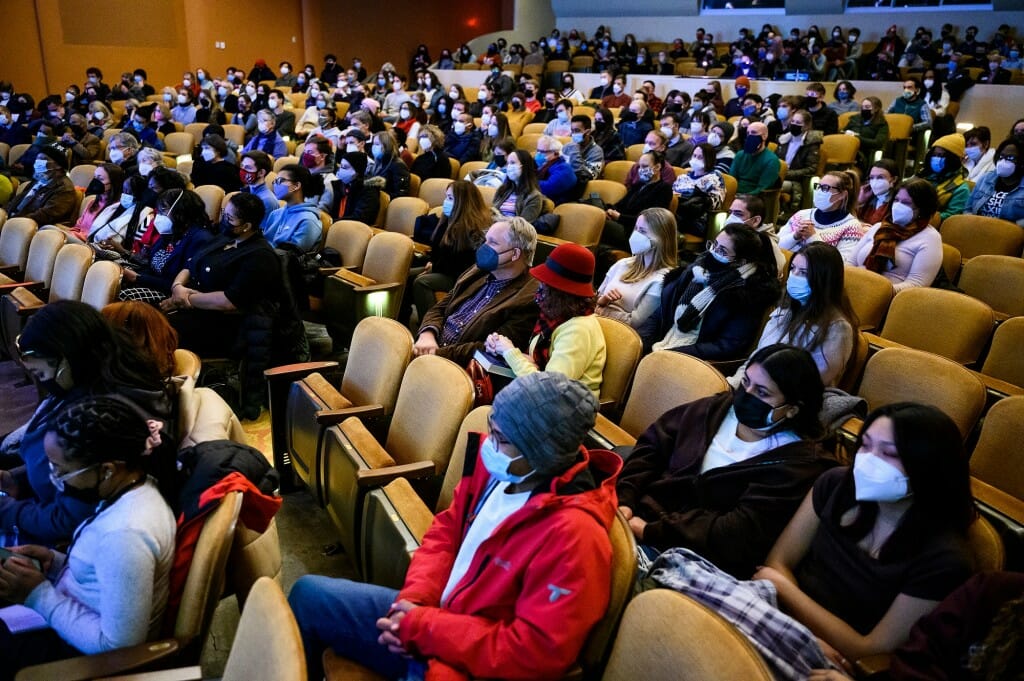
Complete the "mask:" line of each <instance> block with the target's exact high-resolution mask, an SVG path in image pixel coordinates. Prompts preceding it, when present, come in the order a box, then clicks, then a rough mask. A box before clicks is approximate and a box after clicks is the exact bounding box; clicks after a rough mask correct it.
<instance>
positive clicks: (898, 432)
mask: <svg viewBox="0 0 1024 681" xmlns="http://www.w3.org/2000/svg"><path fill="white" fill-rule="evenodd" d="M883 417H886V418H889V419H890V420H891V421H892V430H893V440H894V443H895V445H896V452H897V454H898V455H899V457H900V462H902V464H903V468H904V470H905V471H906V472H907V478H908V489H909V491H910V493H911V494H913V505H912V506H911V507H910V509H909V510H908V511H907V512H906V514H905V515H904V516H903V520H902V521H901V522H900V526H899V527H898V528H897V529H896V531H895V532H893V534H892V536H891V537H890V538H889V540H888V541H886V543H885V544H884V545H883V546H882V549H881V552H880V554H879V559H880V560H882V561H885V560H887V559H888V557H889V556H891V555H893V554H895V553H897V552H898V553H900V554H902V555H909V554H912V553H913V552H914V551H915V550H916V548H917V547H918V546H920V544H921V542H922V540H924V539H926V538H928V537H932V536H935V535H940V534H943V533H945V532H949V531H951V530H952V531H954V532H958V533H960V534H964V533H965V532H966V531H967V528H968V526H969V525H970V524H971V523H972V522H974V518H975V510H974V498H973V497H972V496H971V485H970V472H969V470H968V467H967V453H966V452H965V451H964V445H963V437H962V435H961V434H960V429H959V428H957V426H956V424H955V423H954V422H953V419H951V418H950V417H949V416H947V415H946V414H944V413H943V412H942V411H940V410H939V409H938V408H936V407H933V406H930V405H926V404H917V403H915V402H897V403H895V404H888V405H886V406H884V407H879V408H878V409H875V410H874V411H873V412H871V413H870V414H868V417H867V419H865V421H864V426H863V427H862V428H861V430H860V434H859V435H858V436H857V443H856V447H857V449H858V450H859V449H860V448H861V445H862V443H863V440H864V433H866V432H867V431H868V428H870V427H871V424H873V423H874V422H875V421H877V420H878V419H880V418H883ZM847 483H848V484H847V486H846V487H845V491H844V494H845V496H844V498H842V499H841V502H844V503H838V504H836V505H835V510H834V514H835V515H834V517H833V520H834V521H835V522H836V524H837V525H840V526H842V525H843V523H842V515H843V514H845V513H846V512H847V511H848V510H850V509H851V508H856V509H857V514H856V516H855V517H854V519H853V521H852V522H848V523H846V524H845V526H843V531H844V532H845V533H846V534H848V535H849V536H851V537H853V538H855V539H857V540H860V539H862V538H863V537H865V536H867V534H868V533H869V532H870V531H871V529H872V528H873V527H874V524H875V520H876V518H877V517H878V504H877V502H873V501H863V502H858V501H857V500H856V496H854V495H855V492H856V490H855V488H854V481H853V467H852V466H851V467H850V471H849V473H848V476H847Z"/></svg>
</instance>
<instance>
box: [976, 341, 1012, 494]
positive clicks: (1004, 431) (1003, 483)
mask: <svg viewBox="0 0 1024 681" xmlns="http://www.w3.org/2000/svg"><path fill="white" fill-rule="evenodd" d="M1018 350H1019V348H1018ZM1022 441H1024V397H1020V396H1017V397H1007V398H1006V399H1003V400H999V401H998V402H996V403H995V404H993V405H992V407H991V408H990V409H989V410H988V413H987V414H985V423H984V425H983V426H982V428H981V437H980V438H979V439H978V444H977V445H976V446H975V447H974V453H973V454H972V455H971V475H972V476H973V477H975V478H978V479H979V480H981V481H982V482H985V483H987V484H989V485H992V486H993V487H996V488H998V489H1000V490H1002V491H1004V492H1006V493H1007V494H1009V495H1011V496H1013V497H1016V498H1017V499H1020V500H1024V449H1021V442H1022Z"/></svg>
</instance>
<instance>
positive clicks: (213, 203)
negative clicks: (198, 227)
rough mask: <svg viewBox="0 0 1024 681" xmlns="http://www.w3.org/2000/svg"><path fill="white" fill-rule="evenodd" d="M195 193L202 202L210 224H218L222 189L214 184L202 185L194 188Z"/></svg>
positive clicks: (222, 198)
mask: <svg viewBox="0 0 1024 681" xmlns="http://www.w3.org/2000/svg"><path fill="white" fill-rule="evenodd" d="M195 192H196V194H199V198H201V199H202V200H203V205H204V206H206V216H207V217H208V218H210V222H218V221H219V220H220V207H221V205H222V204H223V203H224V189H223V188H222V187H219V186H217V185H215V184H204V185H200V186H199V187H196V189H195Z"/></svg>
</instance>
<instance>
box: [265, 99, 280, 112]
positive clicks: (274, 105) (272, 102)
mask: <svg viewBox="0 0 1024 681" xmlns="http://www.w3.org/2000/svg"><path fill="white" fill-rule="evenodd" d="M280 103H281V102H279V101H277V98H274V99H270V100H267V106H268V107H270V108H271V109H276V108H277V107H278V105H279V104H280Z"/></svg>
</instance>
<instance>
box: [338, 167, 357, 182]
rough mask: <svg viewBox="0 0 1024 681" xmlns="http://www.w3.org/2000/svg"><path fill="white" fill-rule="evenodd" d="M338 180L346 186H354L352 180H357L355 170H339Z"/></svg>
mask: <svg viewBox="0 0 1024 681" xmlns="http://www.w3.org/2000/svg"><path fill="white" fill-rule="evenodd" d="M338 179H339V180H341V181H342V182H344V183H345V184H352V180H354V179H356V171H355V168H338Z"/></svg>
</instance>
